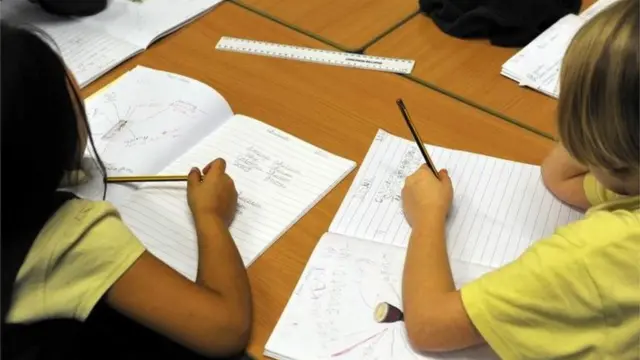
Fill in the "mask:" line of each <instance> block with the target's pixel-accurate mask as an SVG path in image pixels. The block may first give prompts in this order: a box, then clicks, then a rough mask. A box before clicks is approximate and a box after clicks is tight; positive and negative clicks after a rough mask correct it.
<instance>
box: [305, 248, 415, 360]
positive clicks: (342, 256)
mask: <svg viewBox="0 0 640 360" xmlns="http://www.w3.org/2000/svg"><path fill="white" fill-rule="evenodd" d="M345 245H346V246H340V247H331V246H328V247H325V248H323V249H321V250H320V251H321V252H320V253H319V254H317V255H318V256H321V257H324V258H326V259H331V260H330V262H331V264H326V265H327V266H324V265H325V264H321V263H318V264H315V265H314V266H311V267H310V268H308V269H307V270H306V271H305V273H304V274H303V278H302V281H301V285H300V286H298V288H297V289H296V290H295V295H296V296H298V297H300V298H304V299H305V300H303V301H305V302H307V303H308V304H309V306H310V309H309V315H310V316H311V318H312V319H314V320H313V324H308V325H307V326H311V327H312V329H313V332H314V333H315V334H317V336H318V338H319V339H321V341H322V342H323V348H324V350H323V352H324V353H325V354H326V356H327V357H328V358H331V359H336V360H346V359H373V360H382V359H394V358H399V359H414V358H416V359H417V358H418V356H417V355H416V354H415V353H414V352H413V351H412V350H411V349H410V347H409V343H408V341H407V338H406V331H405V330H404V325H403V324H402V323H394V324H380V323H378V322H376V321H375V320H374V316H373V313H374V309H375V307H376V305H377V304H378V303H379V302H382V301H384V302H389V303H392V304H394V305H395V306H401V304H402V302H401V298H400V283H401V270H402V266H401V265H402V262H401V259H402V256H401V253H399V252H396V253H393V252H392V253H388V254H387V253H379V252H373V253H370V254H364V253H360V252H359V251H357V250H356V249H350V248H349V244H348V243H347V244H345ZM314 256H315V254H314ZM355 309H358V310H357V311H355ZM293 326H300V324H299V322H298V321H296V323H295V324H293Z"/></svg>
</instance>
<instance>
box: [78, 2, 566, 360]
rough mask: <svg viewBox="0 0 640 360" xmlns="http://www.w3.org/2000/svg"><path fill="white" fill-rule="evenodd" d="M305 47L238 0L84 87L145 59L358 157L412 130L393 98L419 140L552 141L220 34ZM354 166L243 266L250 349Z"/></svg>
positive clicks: (503, 147)
mask: <svg viewBox="0 0 640 360" xmlns="http://www.w3.org/2000/svg"><path fill="white" fill-rule="evenodd" d="M223 35H228V36H237V37H252V38H256V39H260V40H265V41H279V42H286V43H291V44H296V45H301V46H313V47H319V48H327V46H326V45H323V44H322V43H320V42H318V41H316V40H313V39H310V38H308V37H306V36H304V35H302V34H300V33H297V32H295V31H292V30H290V29H287V28H286V27H283V26H280V25H278V24H276V23H274V22H271V21H269V20H267V19H265V18H263V17H260V16H258V15H256V14H253V13H251V12H249V11H246V10H244V9H242V8H240V7H238V6H236V5H234V4H231V3H226V4H222V5H221V6H220V7H219V8H218V9H216V10H214V11H213V12H211V13H209V14H207V15H206V16H204V18H202V19H200V20H198V21H196V22H194V23H193V24H191V25H189V26H187V28H185V29H183V30H181V31H179V32H177V33H176V34H174V35H171V36H169V37H168V38H166V39H164V40H162V41H160V42H159V43H157V44H156V45H154V46H152V47H151V48H150V49H149V50H147V51H146V52H144V53H143V54H142V55H140V56H138V57H136V58H134V59H132V60H130V61H129V62H127V63H125V64H123V65H122V66H120V67H118V68H117V69H115V70H114V71H112V72H111V73H109V74H108V75H107V76H105V77H103V78H101V79H99V80H98V81H97V82H95V83H94V84H92V85H91V86H89V87H88V88H86V89H85V90H84V95H85V96H86V95H89V94H91V93H93V92H95V91H96V90H98V89H99V88H101V87H103V86H105V85H106V84H107V83H109V82H110V81H112V80H113V79H115V78H116V77H117V76H119V75H121V74H123V73H124V72H125V71H127V70H129V69H131V68H133V67H134V66H135V65H144V66H148V67H152V68H156V69H160V70H166V71H171V72H176V73H180V74H183V75H186V76H189V77H192V78H196V79H198V80H200V81H203V82H205V83H207V84H209V85H210V86H212V87H214V88H216V89H217V90H218V91H220V93H221V94H222V95H223V96H224V97H225V98H226V99H227V100H228V101H229V103H230V104H231V105H232V107H233V109H234V111H235V112H236V113H242V114H244V115H248V116H251V117H254V118H256V119H260V120H262V121H264V122H267V123H269V124H271V125H273V126H276V127H278V128H280V129H282V130H284V131H287V132H289V133H291V134H293V135H295V136H297V137H299V138H301V139H304V140H306V141H309V142H311V143H313V144H315V145H318V146H320V147H322V148H324V149H326V150H328V151H331V152H333V153H336V154H338V155H341V156H344V157H347V158H350V159H352V160H355V161H357V162H358V163H360V162H361V161H362V159H363V158H364V156H365V154H366V152H367V149H368V147H369V145H370V143H371V141H372V140H373V136H374V134H375V133H376V131H377V129H378V128H381V127H382V128H385V129H386V130H388V131H390V132H392V133H395V134H398V135H401V136H404V137H406V138H409V137H410V133H409V132H408V130H407V129H406V127H405V125H404V123H403V121H402V118H401V117H400V113H399V111H398V109H397V107H396V104H395V99H396V98H397V97H403V98H404V100H405V102H406V104H407V106H408V107H409V109H410V111H411V113H412V116H413V118H414V121H415V122H416V126H417V127H418V129H419V130H420V131H421V132H422V135H423V137H424V140H425V141H426V142H429V143H433V144H436V145H441V146H447V147H452V148H458V149H463V150H468V151H476V152H481V153H485V154H489V155H494V156H500V157H504V158H509V159H515V160H520V161H524V162H528V163H540V162H541V160H542V159H543V157H544V156H545V154H546V153H547V152H548V151H549V150H550V148H551V147H552V146H553V143H552V142H551V141H550V140H548V139H545V138H543V137H540V136H537V135H535V134H533V133H532V132H528V131H524V130H521V129H519V128H518V127H516V126H513V125H511V124H509V123H507V122H504V121H499V120H497V119H494V118H492V117H491V116H489V115H488V114H486V113H484V112H482V111H478V110H477V109H475V108H473V107H470V106H466V105H464V104H462V103H460V102H458V101H456V100H454V99H451V98H448V97H446V96H443V95H441V94H439V93H437V92H435V91H432V90H429V89H427V88H425V87H423V86H420V85H419V84H416V83H414V82H411V81H408V80H406V79H403V78H401V77H399V76H396V75H393V74H385V73H378V72H372V71H365V70H356V69H349V68H342V67H332V66H323V65H318V64H310V63H303V62H296V61H289V60H281V59H273V58H266V57H259V56H252V55H244V54H237V53H229V52H221V51H216V50H215V49H214V44H215V43H216V42H217V41H218V39H219V38H220V37H221V36H223ZM354 175H355V172H354V173H352V174H351V175H350V176H349V177H348V178H347V179H346V180H345V181H344V182H342V183H341V184H340V185H339V186H338V187H337V188H336V189H335V190H334V191H332V192H331V193H329V194H328V195H327V197H325V198H324V199H323V200H322V201H320V203H319V204H318V205H317V206H316V207H314V208H313V209H312V210H311V211H310V212H309V213H308V214H307V215H306V216H304V217H303V218H302V219H301V220H300V221H299V222H298V223H297V224H296V225H295V226H293V228H292V229H291V230H290V231H288V232H287V233H286V234H285V235H284V236H283V237H282V238H281V239H280V240H279V241H277V242H276V243H275V244H274V245H273V246H272V247H271V248H270V249H269V250H268V251H267V252H266V253H265V254H264V255H263V256H262V257H260V258H259V259H258V260H256V262H255V263H254V264H253V265H252V266H251V267H250V268H249V276H250V280H251V287H252V292H253V300H254V323H253V337H252V342H251V345H250V348H249V350H250V352H251V353H252V354H254V355H255V356H256V357H258V358H262V352H263V349H264V345H265V343H266V341H267V339H268V337H269V335H270V334H271V331H272V330H273V328H274V326H275V324H276V322H277V321H278V318H279V316H280V314H281V312H282V310H283V308H284V306H285V305H286V302H287V300H288V298H289V296H290V294H291V292H292V291H293V289H294V287H295V284H296V283H297V281H298V277H299V275H300V273H301V272H302V269H303V267H304V265H305V262H306V261H307V259H308V257H309V255H310V254H311V251H312V250H313V247H314V246H315V244H316V242H317V241H318V239H319V238H320V236H321V235H322V234H323V233H324V232H325V231H326V230H327V229H328V227H329V224H330V222H331V219H332V218H333V216H334V214H335V212H336V211H337V209H338V206H339V205H340V203H341V201H342V198H343V197H344V195H345V193H346V191H347V189H348V187H349V185H350V183H351V181H352V180H353V176H354Z"/></svg>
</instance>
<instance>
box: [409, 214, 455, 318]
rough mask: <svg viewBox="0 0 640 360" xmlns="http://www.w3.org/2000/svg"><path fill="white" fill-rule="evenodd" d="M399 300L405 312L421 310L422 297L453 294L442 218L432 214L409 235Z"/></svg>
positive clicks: (423, 299) (453, 287)
mask: <svg viewBox="0 0 640 360" xmlns="http://www.w3.org/2000/svg"><path fill="white" fill-rule="evenodd" d="M402 288H403V300H404V303H405V306H408V307H409V309H406V310H408V311H411V308H412V307H413V306H414V305H415V306H416V307H422V306H423V305H424V301H425V296H428V295H429V294H435V293H445V292H449V291H454V290H455V286H454V283H453V277H452V275H451V267H450V265H449V257H448V256H447V246H446V241H445V219H444V217H443V216H441V215H435V214H432V215H431V216H428V218H426V219H425V220H424V222H423V223H421V224H420V225H418V226H415V228H414V229H413V231H412V233H411V238H410V240H409V246H408V248H407V256H406V259H405V265H404V276H403V283H402Z"/></svg>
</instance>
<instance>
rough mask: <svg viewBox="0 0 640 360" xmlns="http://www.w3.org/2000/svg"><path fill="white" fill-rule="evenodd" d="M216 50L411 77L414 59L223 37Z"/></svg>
mask: <svg viewBox="0 0 640 360" xmlns="http://www.w3.org/2000/svg"><path fill="white" fill-rule="evenodd" d="M216 49H217V50H223V51H231V52H239V53H245V54H252V55H261V56H269V57H276V58H281V59H290V60H299V61H306V62H313V63H319V64H326V65H335V66H344V67H353V68H358V69H367V70H377V71H386V72H392V73H399V74H410V73H411V71H412V70H413V66H414V64H415V61H414V60H407V59H397V58H388V57H380V56H370V55H360V54H351V53H347V52H340V51H331V50H321V49H312V48H306V47H300V46H293V45H284V44H276V43H270V42H265V41H256V40H247V39H238V38H233V37H228V36H223V37H222V38H221V39H220V41H219V42H218V44H217V45H216Z"/></svg>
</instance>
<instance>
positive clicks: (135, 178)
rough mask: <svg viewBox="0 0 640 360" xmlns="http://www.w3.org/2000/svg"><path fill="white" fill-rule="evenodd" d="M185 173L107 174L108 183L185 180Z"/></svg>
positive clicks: (186, 177)
mask: <svg viewBox="0 0 640 360" xmlns="http://www.w3.org/2000/svg"><path fill="white" fill-rule="evenodd" d="M187 179H188V176H187V175H150V176H109V177H107V182H108V183H134V182H167V181H187Z"/></svg>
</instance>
